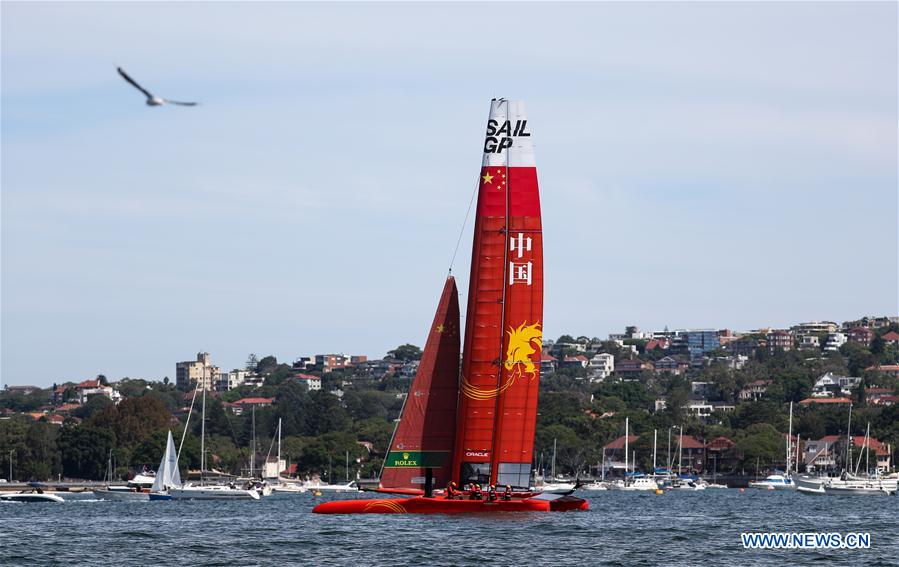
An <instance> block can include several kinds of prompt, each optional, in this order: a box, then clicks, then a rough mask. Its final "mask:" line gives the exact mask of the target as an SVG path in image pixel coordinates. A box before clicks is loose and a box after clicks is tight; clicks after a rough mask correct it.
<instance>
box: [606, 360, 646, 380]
mask: <svg viewBox="0 0 899 567" xmlns="http://www.w3.org/2000/svg"><path fill="white" fill-rule="evenodd" d="M652 371H653V366H652V363H651V362H644V361H642V360H640V359H639V358H634V359H630V360H619V361H617V362H615V374H618V375H619V376H621V377H622V378H638V377H639V376H640V375H641V374H643V373H644V372H652Z"/></svg>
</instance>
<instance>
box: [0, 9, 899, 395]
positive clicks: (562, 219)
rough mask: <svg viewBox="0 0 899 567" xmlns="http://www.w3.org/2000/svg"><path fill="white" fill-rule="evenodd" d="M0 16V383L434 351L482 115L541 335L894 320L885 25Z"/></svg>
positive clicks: (853, 16) (464, 288)
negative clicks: (493, 121) (533, 192)
mask: <svg viewBox="0 0 899 567" xmlns="http://www.w3.org/2000/svg"><path fill="white" fill-rule="evenodd" d="M0 10H2V24H0V25H2V30H0V31H2V38H0V63H2V66H0V69H2V77H0V79H2V80H0V112H2V122H0V124H2V126H0V130H2V131H0V134H2V144H0V149H2V152H0V156H2V163H0V165H2V169H0V186H2V192H0V197H2V198H0V254H2V256H0V275H2V278H0V323H2V324H0V347H2V348H0V355H2V356H0V382H2V383H3V384H35V385H40V386H46V385H49V384H51V383H53V382H63V381H66V380H79V381H80V380H84V379H86V378H91V377H93V376H95V375H97V374H100V373H102V374H105V375H106V376H108V377H109V378H110V379H114V380H117V379H120V378H122V377H125V376H128V377H132V378H145V379H151V380H160V379H162V378H163V377H164V376H168V377H169V378H171V379H174V374H175V363H176V362H178V361H182V360H191V359H193V358H194V357H195V356H196V353H197V352H198V351H208V352H210V353H211V355H212V360H213V362H214V363H216V364H218V365H219V366H221V367H222V368H224V369H230V368H234V367H242V366H243V364H244V362H245V360H246V359H247V356H248V355H249V353H256V354H257V355H259V356H260V357H261V356H264V355H269V354H272V355H275V356H276V357H277V358H278V360H279V361H282V362H291V361H293V360H294V359H295V358H297V357H299V356H305V355H310V354H314V353H324V352H345V353H349V354H366V355H368V356H370V357H376V358H377V357H381V356H383V355H384V353H385V352H386V351H387V350H389V349H391V348H394V347H396V346H397V345H399V344H402V343H406V342H411V343H414V344H418V345H422V344H423V343H424V339H425V337H426V334H427V330H428V325H429V323H430V321H431V319H432V318H433V314H434V309H435V308H436V303H437V299H438V297H439V294H440V291H441V289H442V284H443V280H444V277H445V275H446V273H447V269H448V267H449V263H450V259H451V257H452V255H453V249H454V247H455V244H456V240H457V238H458V235H459V233H460V229H461V228H462V224H463V221H464V219H465V214H466V210H467V207H468V203H469V199H470V198H471V195H472V191H473V190H474V188H475V185H476V182H477V172H478V169H479V166H480V161H481V153H480V152H481V147H482V143H483V135H484V134H483V133H484V128H485V121H486V115H487V111H488V109H489V101H490V99H491V98H492V97H494V96H496V97H500V96H502V97H507V98H513V99H521V100H523V101H525V103H526V105H527V109H528V115H529V129H530V130H531V132H532V134H533V140H534V143H535V147H536V157H537V165H538V175H539V179H540V186H541V193H542V206H543V224H544V238H545V250H544V253H545V285H546V297H545V326H544V331H545V335H546V336H547V337H549V338H554V337H557V336H558V335H561V334H563V333H570V334H574V335H580V334H584V335H588V336H600V337H604V336H605V335H606V334H607V333H610V332H620V331H621V330H622V329H623V327H624V326H625V325H638V326H639V327H640V328H642V329H662V328H664V327H666V326H667V327H669V328H671V329H675V328H697V327H699V328H731V329H736V330H743V329H754V328H760V327H768V326H773V327H787V326H789V325H791V324H795V323H798V322H800V321H809V320H835V321H843V320H848V319H854V318H857V317H859V316H862V315H868V314H888V315H895V314H897V311H899V308H897V302H899V297H897V296H899V293H897V134H896V128H897V118H899V117H897V31H896V20H897V5H896V3H892V2H883V3H818V2H809V3H768V2H761V3H661V4H657V3H598V4H587V3H575V4H543V3H531V4H514V3H500V4H475V3H464V4H439V3H431V4H415V3H396V4H377V3H367V4H350V3H342V4H307V3H266V4H260V3H252V4H251V3H59V4H57V3H19V2H3V3H2V6H0ZM117 65H120V66H122V67H124V68H125V69H126V70H127V71H128V72H129V73H130V74H131V75H132V76H133V77H134V78H135V79H136V80H138V81H139V82H141V83H142V84H143V85H144V86H145V87H147V88H149V89H150V90H151V91H152V92H153V93H154V94H158V95H159V96H162V97H168V98H172V99H177V100H198V101H200V102H201V103H202V105H201V106H199V107H194V108H181V107H170V106H167V107H161V108H150V107H147V106H145V105H144V104H143V98H142V95H141V94H140V93H139V92H137V91H136V90H134V89H133V88H132V87H130V86H129V85H128V84H126V83H125V82H124V81H123V80H122V79H121V78H120V77H119V76H118V75H117V74H116V72H115V68H116V66H117ZM471 231H472V227H471V224H469V225H468V226H467V227H466V229H465V231H464V233H463V238H462V243H461V247H460V251H459V254H458V258H457V260H456V263H455V267H454V271H453V273H454V274H455V275H456V276H457V278H458V282H459V287H460V291H461V293H462V295H463V301H462V302H461V303H462V305H463V306H464V304H465V301H464V297H465V294H467V292H468V281H467V274H468V263H469V259H470V247H471Z"/></svg>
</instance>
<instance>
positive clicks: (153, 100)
mask: <svg viewBox="0 0 899 567" xmlns="http://www.w3.org/2000/svg"><path fill="white" fill-rule="evenodd" d="M116 70H117V71H118V72H119V75H121V76H122V78H123V79H125V80H126V81H128V82H129V83H131V86H133V87H134V88H136V89H137V90H139V91H140V92H142V93H144V96H146V97H147V106H162V105H163V104H177V105H180V106H197V104H199V103H197V102H180V101H177V100H169V99H166V98H159V97H158V96H153V94H152V93H151V92H150V91H148V90H147V89H145V88H143V87H142V86H140V85H139V84H137V81H135V80H134V79H132V78H131V77H129V76H128V73H126V72H125V71H124V70H123V69H122V68H121V67H116Z"/></svg>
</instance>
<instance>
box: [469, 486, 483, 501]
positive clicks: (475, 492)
mask: <svg viewBox="0 0 899 567" xmlns="http://www.w3.org/2000/svg"><path fill="white" fill-rule="evenodd" d="M483 498H484V494H483V493H482V492H481V486H480V485H479V484H477V483H474V484H472V488H471V499H472V500H482V499H483Z"/></svg>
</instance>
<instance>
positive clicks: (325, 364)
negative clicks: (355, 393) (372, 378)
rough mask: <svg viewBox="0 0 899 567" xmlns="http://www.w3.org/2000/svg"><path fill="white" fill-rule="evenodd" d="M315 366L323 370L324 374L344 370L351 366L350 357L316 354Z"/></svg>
mask: <svg viewBox="0 0 899 567" xmlns="http://www.w3.org/2000/svg"><path fill="white" fill-rule="evenodd" d="M315 365H316V366H318V367H319V368H321V369H322V372H332V371H334V370H342V369H344V368H346V367H348V366H349V365H350V357H349V356H347V355H345V354H316V355H315Z"/></svg>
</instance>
